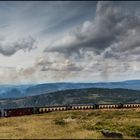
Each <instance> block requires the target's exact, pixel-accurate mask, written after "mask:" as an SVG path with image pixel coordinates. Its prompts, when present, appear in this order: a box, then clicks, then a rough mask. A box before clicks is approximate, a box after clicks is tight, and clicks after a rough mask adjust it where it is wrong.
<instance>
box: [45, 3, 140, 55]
mask: <svg viewBox="0 0 140 140" xmlns="http://www.w3.org/2000/svg"><path fill="white" fill-rule="evenodd" d="M114 3H115V2H114ZM114 3H113V2H98V4H97V8H96V16H95V18H94V19H93V20H91V21H85V22H84V23H83V24H82V25H80V26H78V27H77V28H75V29H73V30H72V31H71V32H68V33H67V35H65V36H64V37H62V38H60V39H58V40H56V41H54V42H53V43H52V44H51V45H50V46H47V48H46V49H45V51H46V52H47V51H52V52H60V53H65V54H67V55H71V54H72V53H76V52H77V53H80V51H85V50H92V51H94V52H95V53H97V54H100V53H102V52H103V51H105V49H107V48H111V49H114V51H117V52H120V51H123V52H124V51H128V50H134V49H135V48H137V47H139V46H140V41H139V36H140V27H139V24H140V17H139V15H136V14H134V13H133V15H132V14H131V13H129V12H125V10H124V9H123V6H122V7H121V6H119V7H118V6H116V5H115V4H114ZM112 56H113V55H112Z"/></svg>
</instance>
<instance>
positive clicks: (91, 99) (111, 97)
mask: <svg viewBox="0 0 140 140" xmlns="http://www.w3.org/2000/svg"><path fill="white" fill-rule="evenodd" d="M120 102H122V103H139V102H140V91H137V90H126V89H105V88H87V89H71V90H64V91H57V92H53V93H46V94H42V95H38V96H29V97H24V98H15V99H6V100H2V99H1V100H0V107H1V108H12V107H25V106H26V107H28V106H47V105H66V104H94V103H100V104H102V103H120Z"/></svg>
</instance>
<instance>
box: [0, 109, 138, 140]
mask: <svg viewBox="0 0 140 140" xmlns="http://www.w3.org/2000/svg"><path fill="white" fill-rule="evenodd" d="M102 129H106V130H111V131H116V132H121V133H122V134H123V138H138V137H139V136H140V109H123V110H122V109H120V110H86V111H63V112H51V113H46V114H39V115H31V116H22V117H11V118H1V119H0V138H1V139H4V138H8V139H11V138H14V139H26V138H29V139H43V138H45V139H46V138H53V139H55V138H57V139H65V138H69V139H77V138H82V139H88V138H89V139H91V138H100V139H101V138H105V137H104V136H103V135H102V133H101V132H100V131H101V130H102Z"/></svg>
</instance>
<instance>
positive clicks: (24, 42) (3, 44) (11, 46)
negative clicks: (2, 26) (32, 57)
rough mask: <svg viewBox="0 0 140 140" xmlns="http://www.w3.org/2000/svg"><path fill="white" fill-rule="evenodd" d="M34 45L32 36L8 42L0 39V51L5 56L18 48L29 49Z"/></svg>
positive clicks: (13, 52)
mask: <svg viewBox="0 0 140 140" xmlns="http://www.w3.org/2000/svg"><path fill="white" fill-rule="evenodd" d="M36 47H37V46H36V41H35V40H34V39H33V38H32V37H28V38H25V39H20V40H17V41H15V42H11V41H10V42H8V41H7V40H6V39H4V40H0V53H1V54H3V55H5V56H11V55H13V54H15V53H16V52H17V51H19V50H23V51H26V50H27V51H30V50H32V49H35V48H36Z"/></svg>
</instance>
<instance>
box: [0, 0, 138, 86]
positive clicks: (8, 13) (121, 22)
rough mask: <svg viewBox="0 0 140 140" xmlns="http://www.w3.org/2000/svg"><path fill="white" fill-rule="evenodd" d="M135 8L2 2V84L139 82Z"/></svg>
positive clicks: (113, 4) (133, 5) (103, 3)
mask: <svg viewBox="0 0 140 140" xmlns="http://www.w3.org/2000/svg"><path fill="white" fill-rule="evenodd" d="M139 7H140V2H125V1H117V2H111V1H98V2H92V1H81V2H78V1H77V2H72V1H71V2H70V1H67V2H65V1H58V2H49V1H48V2H45V1H44V2H43V1H42V2H0V64H1V65H0V79H2V80H1V81H0V83H9V82H10V83H19V82H21V83H23V82H24V83H38V82H40V83H42V82H67V81H70V82H78V81H80V82H95V81H117V80H127V79H138V78H140V74H139V73H140V39H139V38H140V26H139V25H140V10H139ZM36 40H37V41H36ZM35 48H36V49H35ZM33 49H34V50H33ZM31 50H32V51H31ZM23 51H26V53H24V52H23Z"/></svg>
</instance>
